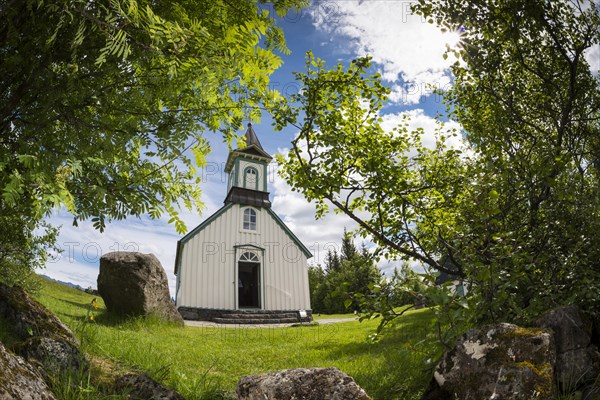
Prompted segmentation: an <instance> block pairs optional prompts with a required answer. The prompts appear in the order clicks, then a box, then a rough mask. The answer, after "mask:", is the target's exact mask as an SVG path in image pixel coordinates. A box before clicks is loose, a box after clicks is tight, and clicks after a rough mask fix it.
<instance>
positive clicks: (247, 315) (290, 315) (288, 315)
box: [221, 313, 298, 319]
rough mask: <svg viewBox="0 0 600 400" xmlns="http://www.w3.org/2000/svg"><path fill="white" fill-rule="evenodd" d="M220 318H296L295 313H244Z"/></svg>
mask: <svg viewBox="0 0 600 400" xmlns="http://www.w3.org/2000/svg"><path fill="white" fill-rule="evenodd" d="M221 318H239V319H282V318H296V319H298V314H296V313H279V314H263V313H244V314H223V315H221Z"/></svg>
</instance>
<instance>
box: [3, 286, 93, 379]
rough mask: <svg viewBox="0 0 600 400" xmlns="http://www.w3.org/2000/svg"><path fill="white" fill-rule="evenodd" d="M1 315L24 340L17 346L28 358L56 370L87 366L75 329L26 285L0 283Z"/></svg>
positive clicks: (46, 367)
mask: <svg viewBox="0 0 600 400" xmlns="http://www.w3.org/2000/svg"><path fill="white" fill-rule="evenodd" d="M0 316H1V318H2V319H3V320H4V321H5V322H6V323H7V324H8V326H10V330H11V333H12V334H13V335H14V336H15V337H16V338H17V339H19V340H20V341H21V342H20V343H19V344H18V345H17V346H16V350H17V351H18V352H19V353H20V354H21V355H22V356H24V357H25V358H26V359H27V360H29V361H36V362H38V363H39V364H41V365H43V366H44V368H45V369H46V370H52V371H56V370H59V369H61V370H66V369H70V370H73V371H79V370H82V369H85V368H87V366H88V362H87V360H86V359H85V357H84V356H83V354H82V353H81V352H80V351H79V347H78V341H77V339H76V338H75V335H73V332H72V331H71V330H70V329H69V328H68V327H67V326H66V325H65V324H63V323H62V322H61V321H60V320H59V319H58V318H57V317H56V316H54V315H53V314H52V313H51V312H50V311H49V310H48V309H47V308H45V307H44V306H42V305H41V304H40V303H38V302H37V301H35V300H33V299H32V298H31V297H29V295H28V294H27V293H26V292H25V291H24V290H23V289H21V288H19V287H9V286H6V285H3V284H0Z"/></svg>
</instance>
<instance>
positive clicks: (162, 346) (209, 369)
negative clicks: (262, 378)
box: [36, 280, 433, 400]
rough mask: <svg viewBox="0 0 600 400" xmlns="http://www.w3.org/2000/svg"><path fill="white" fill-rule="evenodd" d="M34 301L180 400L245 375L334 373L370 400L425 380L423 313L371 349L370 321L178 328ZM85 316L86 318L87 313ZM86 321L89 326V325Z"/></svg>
mask: <svg viewBox="0 0 600 400" xmlns="http://www.w3.org/2000/svg"><path fill="white" fill-rule="evenodd" d="M36 297H37V299H38V300H39V301H40V302H42V303H43V304H44V305H46V306H47V307H48V308H49V309H51V310H52V311H53V312H54V313H56V314H57V315H58V317H59V318H61V320H63V321H64V322H65V323H67V324H68V325H69V326H70V327H71V328H72V329H73V330H74V331H75V332H76V334H77V335H78V336H79V337H80V338H81V339H82V343H83V345H84V350H85V351H87V352H88V353H90V354H92V355H95V356H100V357H105V358H108V359H110V360H111V361H112V362H113V363H116V364H118V365H120V366H122V367H123V368H125V369H132V368H133V369H140V370H143V371H146V372H148V373H149V374H150V375H151V376H153V377H154V378H155V379H158V380H160V381H162V382H164V383H166V384H169V385H171V386H174V387H175V388H176V389H177V390H179V391H180V392H181V393H182V394H183V395H184V396H185V397H186V399H188V400H192V399H209V398H216V394H217V393H218V392H219V391H223V390H224V391H227V392H233V391H234V390H235V386H236V383H237V381H238V379H239V378H240V377H242V376H245V375H249V374H257V373H265V372H272V371H276V370H281V369H287V368H297V367H329V366H335V367H337V368H339V369H341V370H342V371H344V372H346V373H348V374H349V375H351V376H353V377H354V378H355V380H356V381H357V382H358V384H359V385H360V386H361V387H363V388H364V389H365V390H366V391H367V392H368V393H369V394H370V395H371V396H373V397H374V398H376V399H386V400H387V399H418V398H419V397H420V392H421V391H422V389H423V388H424V387H425V386H426V384H427V380H428V377H429V376H430V375H428V373H427V371H425V366H424V365H425V364H424V359H425V358H426V357H428V356H429V355H428V354H425V353H424V352H423V350H424V351H428V352H431V350H432V349H431V348H430V347H428V346H431V344H430V341H428V342H429V344H427V345H426V344H424V343H423V342H422V340H423V339H425V338H426V337H430V336H429V335H430V332H433V329H432V323H433V322H432V318H431V314H430V313H429V312H428V311H426V310H421V311H414V312H410V313H407V314H406V315H405V316H403V317H402V318H401V320H400V321H399V323H398V324H397V325H396V326H395V327H394V328H393V329H390V330H388V333H387V334H386V335H385V336H384V337H383V339H381V341H379V342H378V343H370V342H369V341H368V340H367V338H368V336H369V335H370V334H372V333H373V332H374V331H375V328H376V326H377V321H367V322H363V323H359V322H357V321H351V322H344V323H339V324H331V325H317V326H311V327H295V328H294V327H292V328H265V329H256V328H254V329H243V328H201V327H186V328H183V329H182V328H178V327H174V326H170V325H165V324H161V323H159V322H157V321H152V320H143V319H133V320H116V319H115V318H112V317H111V316H110V315H108V314H107V313H106V310H105V309H104V304H103V303H102V300H101V299H100V298H98V300H99V301H98V303H99V305H100V308H99V309H98V310H93V311H91V310H92V309H93V308H92V307H91V305H90V303H91V301H92V299H93V298H94V296H91V295H88V294H86V293H83V292H81V291H78V290H75V289H72V288H69V287H66V286H63V285H60V284H57V283H54V282H48V281H45V280H44V281H43V284H42V289H41V290H40V292H39V293H38V294H37V295H36ZM90 312H91V314H90ZM90 315H93V317H94V321H90V320H89V316H90Z"/></svg>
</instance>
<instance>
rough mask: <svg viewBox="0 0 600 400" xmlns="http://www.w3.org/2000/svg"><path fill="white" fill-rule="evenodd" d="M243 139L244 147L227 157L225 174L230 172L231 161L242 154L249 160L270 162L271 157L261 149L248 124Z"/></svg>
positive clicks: (254, 133) (250, 125)
mask: <svg viewBox="0 0 600 400" xmlns="http://www.w3.org/2000/svg"><path fill="white" fill-rule="evenodd" d="M244 139H245V140H246V146H244V147H241V148H239V149H235V150H233V151H231V152H230V153H229V155H228V156H227V162H226V163H225V172H231V168H232V167H233V161H234V160H235V159H236V158H237V156H239V155H242V154H243V155H245V156H250V158H254V159H257V160H262V161H266V162H267V163H269V162H271V160H272V159H273V157H271V155H270V154H269V153H267V152H266V151H265V149H263V147H262V145H261V144H260V141H259V140H258V136H256V132H254V129H253V128H252V124H248V129H246V133H245V134H244Z"/></svg>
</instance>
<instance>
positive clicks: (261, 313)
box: [175, 124, 312, 323]
mask: <svg viewBox="0 0 600 400" xmlns="http://www.w3.org/2000/svg"><path fill="white" fill-rule="evenodd" d="M245 139H246V146H245V147H243V148H240V149H236V150H233V151H232V152H231V153H229V157H228V158H227V163H226V166H225V172H226V173H227V174H228V175H229V179H228V184H227V196H226V198H225V205H224V206H223V207H222V208H221V209H220V210H218V211H217V212H215V213H214V214H213V215H211V216H210V217H208V218H207V219H206V220H205V221H204V222H202V223H201V224H200V225H198V226H197V227H196V228H195V229H193V230H192V231H190V232H189V233H188V234H187V235H185V236H184V237H183V238H181V240H179V241H178V242H177V255H176V259H175V275H176V276H177V293H176V303H177V308H178V310H179V312H180V313H181V314H182V315H183V317H184V318H185V319H191V320H213V321H215V322H224V323H227V322H229V323H245V322H246V323H253V322H254V323H259V322H260V323H264V322H292V321H298V320H303V321H306V320H310V295H309V288H308V266H307V259H308V258H310V257H312V254H311V253H310V251H309V250H308V249H307V248H306V247H305V246H304V245H303V244H302V243H301V242H300V240H298V238H297V237H296V236H295V235H294V234H293V233H292V231H290V229H289V228H288V227H287V226H286V225H285V224H284V223H283V221H282V220H281V219H280V218H279V217H278V216H277V215H276V214H275V213H274V212H273V210H272V209H271V202H270V201H269V192H268V187H267V166H268V164H269V163H270V162H271V160H272V157H271V156H270V155H269V154H268V153H267V152H266V151H265V150H264V149H263V148H262V146H261V144H260V142H259V140H258V138H257V137H256V133H255V132H254V130H253V129H252V125H250V124H248V129H247V130H246V134H245Z"/></svg>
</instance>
